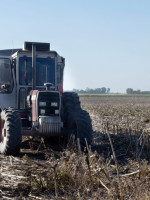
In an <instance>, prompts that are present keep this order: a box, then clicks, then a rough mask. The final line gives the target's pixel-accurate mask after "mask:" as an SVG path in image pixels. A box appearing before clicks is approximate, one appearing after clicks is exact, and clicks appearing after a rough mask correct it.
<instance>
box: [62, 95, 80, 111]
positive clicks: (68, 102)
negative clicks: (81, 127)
mask: <svg viewBox="0 0 150 200" xmlns="http://www.w3.org/2000/svg"><path fill="white" fill-rule="evenodd" d="M62 102H63V109H64V111H65V112H73V111H77V110H81V106H80V100H79V96H78V94H77V93H75V92H64V93H63V94H62Z"/></svg>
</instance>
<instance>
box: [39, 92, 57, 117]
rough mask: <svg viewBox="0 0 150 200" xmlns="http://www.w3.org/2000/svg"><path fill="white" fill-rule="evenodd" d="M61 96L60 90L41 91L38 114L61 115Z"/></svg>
mask: <svg viewBox="0 0 150 200" xmlns="http://www.w3.org/2000/svg"><path fill="white" fill-rule="evenodd" d="M59 107H60V96H59V93H58V92H52V91H40V92H39V94H38V116H52V115H55V116H59Z"/></svg>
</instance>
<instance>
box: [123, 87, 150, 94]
mask: <svg viewBox="0 0 150 200" xmlns="http://www.w3.org/2000/svg"><path fill="white" fill-rule="evenodd" d="M126 93H127V94H150V91H141V90H133V89H132V88H127V89H126Z"/></svg>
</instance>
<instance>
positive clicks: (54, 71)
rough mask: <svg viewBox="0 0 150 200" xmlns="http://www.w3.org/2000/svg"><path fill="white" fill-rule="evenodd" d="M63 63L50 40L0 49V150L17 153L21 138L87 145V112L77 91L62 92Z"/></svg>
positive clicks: (88, 129) (90, 140)
mask: <svg viewBox="0 0 150 200" xmlns="http://www.w3.org/2000/svg"><path fill="white" fill-rule="evenodd" d="M64 67H65V59H64V58H63V57H61V56H60V55H59V54H58V53H57V52H56V51H51V50H50V44H49V43H38V42H24V45H23V48H22V49H21V48H20V49H7V50H0V153H2V154H6V155H17V154H18V153H19V152H20V146H21V142H22V136H33V137H42V138H45V140H46V139H47V138H48V139H51V137H64V138H67V140H68V139H69V138H72V137H73V138H74V140H75V141H77V139H79V141H80V144H81V147H85V146H86V145H87V144H88V145H90V144H91V142H92V124H91V118H90V116H89V114H88V113H87V112H86V111H84V110H83V109H82V108H81V106H80V101H79V97H78V95H77V94H76V93H74V92H63V74H64ZM66 136H67V137H66Z"/></svg>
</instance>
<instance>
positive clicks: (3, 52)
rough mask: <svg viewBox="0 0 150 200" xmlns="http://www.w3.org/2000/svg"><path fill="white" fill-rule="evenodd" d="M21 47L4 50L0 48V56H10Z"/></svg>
mask: <svg viewBox="0 0 150 200" xmlns="http://www.w3.org/2000/svg"><path fill="white" fill-rule="evenodd" d="M19 50H21V49H5V50H0V56H11V55H12V54H14V53H15V52H17V51H19Z"/></svg>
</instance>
